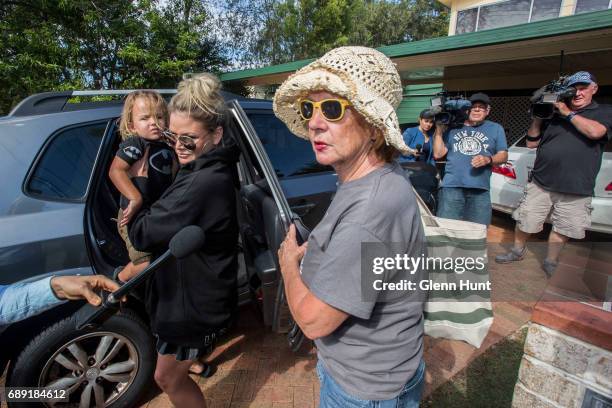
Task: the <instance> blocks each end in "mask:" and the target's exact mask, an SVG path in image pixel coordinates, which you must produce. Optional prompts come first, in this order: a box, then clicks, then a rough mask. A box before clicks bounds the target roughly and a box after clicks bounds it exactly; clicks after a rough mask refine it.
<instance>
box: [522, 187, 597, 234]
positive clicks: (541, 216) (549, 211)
mask: <svg viewBox="0 0 612 408" xmlns="http://www.w3.org/2000/svg"><path fill="white" fill-rule="evenodd" d="M592 210H593V207H591V197H587V196H580V195H575V194H565V193H554V192H551V191H547V190H544V189H543V188H542V187H540V185H538V184H537V183H536V182H535V181H532V182H530V183H527V186H526V187H525V193H524V194H523V198H522V199H521V202H520V203H519V206H518V208H517V209H516V210H514V213H513V214H512V218H514V219H515V220H516V223H517V225H518V227H519V229H520V230H521V231H523V232H527V233H530V234H533V233H536V232H540V231H542V228H543V226H544V222H545V221H546V219H547V218H548V216H549V215H550V221H551V222H552V225H553V230H554V231H555V232H557V233H559V234H561V235H564V236H566V237H569V238H574V239H582V238H584V230H585V229H586V228H588V227H590V226H591V211H592Z"/></svg>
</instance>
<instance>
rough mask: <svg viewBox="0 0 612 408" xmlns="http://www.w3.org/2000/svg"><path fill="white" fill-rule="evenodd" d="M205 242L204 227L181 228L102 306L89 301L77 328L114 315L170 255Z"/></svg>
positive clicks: (184, 253)
mask: <svg viewBox="0 0 612 408" xmlns="http://www.w3.org/2000/svg"><path fill="white" fill-rule="evenodd" d="M204 242H205V235H204V231H202V228H200V227H198V226H196V225H189V226H187V227H185V228H183V229H182V230H180V231H179V232H178V233H177V234H176V235H175V236H174V237H172V239H171V240H170V244H169V245H168V250H166V252H164V253H163V254H162V255H161V256H159V257H158V258H157V259H155V260H154V261H153V262H151V264H150V265H149V266H147V267H146V268H145V269H144V270H143V271H142V272H140V273H139V274H138V275H136V276H134V277H133V278H132V279H130V280H129V281H128V282H126V283H125V284H124V285H123V286H121V287H120V288H119V289H117V290H116V291H114V292H113V293H110V294H109V295H108V296H106V298H104V297H103V298H104V300H103V303H102V306H100V307H95V306H92V305H90V304H89V303H87V304H85V305H84V306H83V307H81V309H80V310H79V311H78V314H79V315H80V316H79V317H78V318H77V326H76V328H77V330H81V329H83V328H86V327H91V326H93V325H95V324H100V323H102V322H104V321H105V320H106V319H108V318H109V317H111V316H112V315H114V314H115V313H116V312H117V310H119V302H120V301H121V299H122V298H123V297H124V296H126V295H127V294H128V293H129V292H130V291H132V289H134V288H136V287H138V286H139V285H140V284H141V283H143V282H144V281H145V280H147V278H148V277H149V276H150V275H152V274H153V273H154V272H155V271H156V270H157V269H158V268H159V266H160V265H162V264H163V263H164V262H166V261H167V260H168V259H169V258H170V257H172V256H174V257H175V258H177V259H181V258H185V257H186V256H189V255H190V254H192V253H193V252H195V251H197V250H198V249H200V248H201V247H202V246H203V245H204Z"/></svg>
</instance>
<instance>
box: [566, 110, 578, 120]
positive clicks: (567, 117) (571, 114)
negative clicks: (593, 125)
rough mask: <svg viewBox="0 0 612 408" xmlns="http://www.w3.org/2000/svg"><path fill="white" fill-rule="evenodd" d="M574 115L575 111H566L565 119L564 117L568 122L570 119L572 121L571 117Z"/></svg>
mask: <svg viewBox="0 0 612 408" xmlns="http://www.w3.org/2000/svg"><path fill="white" fill-rule="evenodd" d="M574 116H576V112H570V113H568V114H567V116H566V117H565V119H566V120H567V121H568V122H571V121H572V118H573V117H574Z"/></svg>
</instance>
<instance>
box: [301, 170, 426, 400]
mask: <svg viewBox="0 0 612 408" xmlns="http://www.w3.org/2000/svg"><path fill="white" fill-rule="evenodd" d="M362 242H377V243H411V244H410V245H408V246H407V248H408V249H407V253H408V255H409V256H415V257H416V256H421V255H422V254H423V250H424V249H423V243H424V242H425V236H424V233H423V227H422V225H421V220H420V214H419V210H418V207H417V203H416V198H415V196H414V192H413V190H412V188H411V184H410V181H409V180H408V178H407V176H405V175H404V172H403V170H402V168H401V167H400V166H399V165H398V164H397V163H393V164H387V165H385V166H383V167H382V168H379V169H376V170H374V171H372V172H370V173H369V174H367V175H366V176H364V177H362V178H360V179H357V180H354V181H350V182H347V183H344V184H342V185H340V186H339V188H338V191H337V193H336V196H335V197H334V199H333V201H332V203H331V205H330V207H329V209H328V211H327V213H326V214H325V216H324V217H323V219H322V220H321V222H320V223H319V224H318V225H317V226H316V228H315V229H314V230H313V231H312V233H311V234H310V237H309V238H308V250H307V252H306V255H305V256H304V259H303V262H302V268H301V273H302V280H303V281H304V283H305V284H306V285H307V286H308V288H309V289H310V290H311V291H312V293H313V294H314V295H315V296H316V297H317V298H319V299H320V300H322V301H323V302H325V303H327V304H329V305H331V306H333V307H335V308H337V309H340V310H342V311H344V312H346V313H348V314H349V315H350V316H349V317H348V318H347V319H346V320H345V321H344V322H343V323H342V324H341V325H340V327H338V328H337V329H336V330H335V331H334V332H333V333H332V334H330V335H328V336H326V337H323V338H320V339H317V340H315V344H316V346H317V349H318V357H319V359H320V360H321V361H322V362H323V364H324V366H325V368H326V369H327V371H328V372H329V373H330V374H331V376H332V377H333V379H334V380H335V381H336V382H337V383H338V384H339V385H340V386H341V387H342V389H343V390H344V391H345V392H347V393H348V394H350V395H353V396H355V397H357V398H361V399H366V400H385V399H391V398H394V397H396V396H397V395H398V394H399V392H400V391H401V390H402V388H403V386H404V385H405V384H406V382H407V381H408V380H409V379H410V378H412V377H413V375H414V374H415V372H416V370H417V367H418V365H419V363H420V361H421V358H422V354H423V302H422V300H419V299H417V297H418V296H413V294H407V295H405V296H401V297H400V298H399V299H395V300H394V301H393V302H366V301H363V299H362V293H361V284H360V283H361V264H360V258H361V243H362ZM414 295H416V294H414Z"/></svg>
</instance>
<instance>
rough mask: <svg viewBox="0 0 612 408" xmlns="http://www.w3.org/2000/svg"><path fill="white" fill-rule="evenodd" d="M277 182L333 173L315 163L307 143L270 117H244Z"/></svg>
mask: <svg viewBox="0 0 612 408" xmlns="http://www.w3.org/2000/svg"><path fill="white" fill-rule="evenodd" d="M247 115H248V116H249V119H250V120H251V123H252V124H253V127H254V128H255V131H256V132H257V135H258V136H259V139H260V140H261V143H262V144H263V146H264V148H265V149H266V153H267V154H268V157H269V158H270V161H271V162H272V165H273V166H274V170H275V172H276V175H277V176H278V177H279V178H284V177H290V176H297V175H302V174H309V173H318V172H324V171H333V169H332V168H331V167H329V166H322V165H320V164H319V163H317V161H316V159H315V155H314V152H313V151H312V147H311V145H310V143H309V142H308V141H307V140H304V139H302V138H299V137H297V136H295V135H293V134H292V133H291V132H290V131H289V129H287V126H285V124H284V123H283V122H281V121H280V119H278V118H277V117H276V116H274V115H273V114H272V113H252V112H251V113H247Z"/></svg>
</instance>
